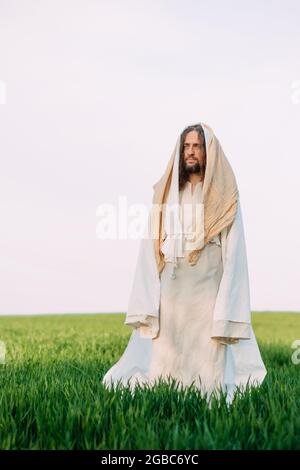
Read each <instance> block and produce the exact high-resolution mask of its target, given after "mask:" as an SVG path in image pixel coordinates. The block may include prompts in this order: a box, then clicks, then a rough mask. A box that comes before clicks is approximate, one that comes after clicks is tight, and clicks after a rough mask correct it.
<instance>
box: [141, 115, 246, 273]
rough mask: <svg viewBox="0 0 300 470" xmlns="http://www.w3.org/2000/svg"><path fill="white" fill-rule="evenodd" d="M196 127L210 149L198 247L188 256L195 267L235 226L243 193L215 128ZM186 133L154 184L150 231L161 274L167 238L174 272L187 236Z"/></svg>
mask: <svg viewBox="0 0 300 470" xmlns="http://www.w3.org/2000/svg"><path fill="white" fill-rule="evenodd" d="M192 125H201V126H202V128H203V131H204V136H205V149H206V169H205V177H204V181H203V187H202V192H201V200H200V201H199V203H197V206H198V204H199V206H198V209H200V210H198V211H197V223H196V234H195V239H196V245H195V249H194V250H193V251H191V252H190V253H189V255H188V262H189V263H190V264H191V265H194V264H196V263H197V261H198V259H199V256H200V253H201V250H202V249H203V248H204V246H205V245H206V244H207V243H208V242H209V241H210V240H212V239H213V238H214V237H216V236H217V235H218V234H219V233H220V232H221V231H222V230H223V229H224V228H226V227H229V226H230V225H231V224H232V223H233V221H234V218H235V215H236V212H237V204H238V198H239V193H238V188H237V183H236V179H235V176H234V173H233V170H232V168H231V166H230V164H229V162H228V160H227V158H226V156H225V154H224V152H223V149H222V147H221V145H220V143H219V141H218V139H217V137H216V136H215V134H214V132H213V130H212V129H211V127H209V126H208V125H207V124H205V123H203V122H202V123H196V124H192ZM188 127H190V125H189V126H188ZM183 132H184V131H183ZM183 132H182V133H183ZM182 133H181V134H180V135H179V136H178V138H177V141H176V145H175V148H174V150H173V152H172V155H171V158H170V159H169V162H168V164H167V168H166V170H165V172H164V174H163V175H162V177H161V178H160V179H159V180H158V181H157V183H155V184H154V185H153V189H154V194H153V198H152V208H151V214H150V230H151V237H152V238H153V243H154V251H155V259H156V263H157V268H158V272H159V273H160V272H161V271H162V270H163V268H164V266H165V259H164V253H163V252H162V251H161V246H162V243H163V241H164V239H165V238H166V236H167V235H168V236H169V238H170V240H169V244H168V249H169V250H170V251H171V253H169V254H171V258H172V260H173V272H174V267H175V266H176V265H177V263H176V261H177V257H178V256H180V255H181V247H182V237H183V235H184V233H183V227H182V223H181V219H180V204H179V162H180V147H181V146H180V144H181V138H182ZM170 206H172V220H173V223H172V224H171V223H170V218H169V217H166V214H170V211H169V210H167V211H166V209H167V208H168V209H169V208H170Z"/></svg>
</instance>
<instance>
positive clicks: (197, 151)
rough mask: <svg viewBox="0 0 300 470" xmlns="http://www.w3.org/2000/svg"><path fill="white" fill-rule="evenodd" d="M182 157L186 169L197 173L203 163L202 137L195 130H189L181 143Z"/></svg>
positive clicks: (203, 148) (202, 166)
mask: <svg viewBox="0 0 300 470" xmlns="http://www.w3.org/2000/svg"><path fill="white" fill-rule="evenodd" d="M183 159H184V165H185V169H186V171H188V172H189V173H199V172H200V169H201V168H204V164H205V146H204V139H203V137H202V136H201V137H200V138H199V134H198V132H196V131H191V132H189V133H188V134H187V135H186V136H185V141H184V144H183Z"/></svg>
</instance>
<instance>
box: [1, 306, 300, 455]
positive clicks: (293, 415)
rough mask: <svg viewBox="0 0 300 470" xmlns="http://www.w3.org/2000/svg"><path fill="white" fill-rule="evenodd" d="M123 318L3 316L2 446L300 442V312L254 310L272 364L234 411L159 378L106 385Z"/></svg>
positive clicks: (122, 338)
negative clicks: (134, 386) (152, 384)
mask: <svg viewBox="0 0 300 470" xmlns="http://www.w3.org/2000/svg"><path fill="white" fill-rule="evenodd" d="M124 319H125V315H124V314H116V315H109V314H107V315H104V314H101V315H48V316H31V317H28V316H26V317H21V316H19V317H17V316H15V317H8V316H7V317H0V340H1V341H3V342H4V343H5V345H6V356H5V363H3V364H0V377H1V379H0V380H1V386H0V448H1V449H111V450H113V449H123V450H124V449H147V450H148V449H155V450H158V449H173V450H174V449H179V450H180V449H300V364H298V365H297V364H294V363H293V362H292V354H293V352H294V351H295V350H294V349H292V347H291V345H292V343H293V342H294V341H295V340H297V339H298V340H300V315H299V314H296V313H264V312H255V313H253V314H252V321H253V327H254V331H255V334H256V337H257V340H258V343H259V347H260V350H261V353H262V357H263V360H264V363H265V365H266V368H267V371H268V374H267V376H266V378H265V380H264V383H263V384H262V386H261V387H260V388H259V389H255V390H254V392H253V393H252V394H251V396H250V395H249V394H245V395H244V396H243V397H239V398H237V399H236V400H235V401H234V403H233V404H232V406H231V408H230V411H229V410H228V409H227V408H226V406H225V403H224V404H222V405H224V406H219V407H218V406H217V403H215V404H214V403H213V406H212V408H211V409H210V410H209V409H208V406H207V404H206V402H205V400H204V399H202V398H201V397H200V396H199V394H197V391H195V390H189V391H187V392H186V393H184V392H183V391H180V390H176V389H175V388H172V387H169V388H168V387H167V386H166V385H164V384H161V385H159V386H157V388H156V389H154V390H142V389H140V390H137V391H136V393H135V395H134V396H132V395H131V393H130V391H129V390H128V391H126V390H125V392H123V394H122V396H121V394H120V392H119V391H118V392H114V391H109V390H106V389H105V388H104V387H103V385H102V383H101V379H102V377H103V375H104V373H105V372H106V371H107V369H109V368H110V367H111V366H112V365H113V364H114V363H115V362H116V361H117V360H118V359H119V358H120V356H121V354H122V353H123V351H124V349H125V347H126V345H127V342H128V339H129V336H130V334H131V331H132V330H131V328H130V327H128V326H125V325H124V324H123V322H124ZM298 348H299V346H298ZM298 357H299V359H300V354H298Z"/></svg>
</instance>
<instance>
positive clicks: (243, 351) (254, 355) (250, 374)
mask: <svg viewBox="0 0 300 470" xmlns="http://www.w3.org/2000/svg"><path fill="white" fill-rule="evenodd" d="M197 191H201V184H198V185H196V187H195V188H194V194H193V195H192V193H191V185H190V183H188V184H187V185H186V186H185V188H184V190H183V192H182V193H181V196H182V198H181V201H185V202H191V203H193V202H194V201H195V200H196V198H197ZM193 223H194V221H192V220H189V219H187V221H186V225H185V231H186V232H189V231H190V229H191V226H192V224H193ZM212 242H213V243H216V244H221V252H222V275H221V276H220V279H219V281H218V282H219V288H218V290H217V293H216V296H215V298H214V307H213V312H212V316H213V322H212V323H211V331H210V338H211V339H213V341H215V342H218V341H219V343H220V344H222V348H224V361H223V360H222V361H221V359H220V361H221V362H220V361H219V363H220V364H222V366H221V367H223V368H224V371H223V376H222V388H223V390H224V391H227V400H228V402H231V400H232V399H233V396H234V392H235V391H236V389H237V387H240V388H241V389H242V388H243V386H245V385H246V384H247V383H248V384H249V385H252V386H258V385H260V384H261V383H262V382H263V380H264V377H265V375H266V373H267V371H266V368H265V365H264V363H263V361H262V357H261V354H260V351H259V348H258V344H257V341H256V338H255V335H254V332H253V329H252V325H251V310H250V296H249V278H248V266H247V257H246V247H245V238H244V230H243V222H242V215H241V208H240V203H238V210H237V215H236V218H235V220H234V222H233V224H232V227H231V228H230V230H229V233H227V229H225V230H224V231H222V232H221V234H220V235H218V236H217V237H215V239H214V240H212ZM167 246H168V240H165V242H164V244H163V246H162V251H164V250H165V252H166V253H167ZM206 248H207V247H205V248H204V249H206ZM190 249H192V246H191V245H189V241H188V237H185V240H184V245H183V250H184V252H185V254H186V252H187V251H188V250H190ZM165 259H166V261H167V264H168V261H171V260H168V257H167V256H166V257H165ZM203 259H205V258H204V255H203ZM199 262H201V256H200V258H199V260H198V263H199ZM208 268H209V267H208ZM164 269H166V267H165V268H164ZM167 269H169V266H168V267H167ZM161 275H162V273H161V274H160V275H159V274H158V271H157V266H156V262H155V257H154V247H153V240H152V239H151V238H149V237H148V238H143V239H142V240H141V244H140V251H139V256H138V262H137V267H136V272H135V276H134V282H133V287H132V291H131V296H130V301H129V307H128V311H127V315H126V320H125V324H127V325H130V326H132V327H133V328H134V329H133V332H132V335H131V337H130V339H129V342H128V345H127V347H126V349H125V351H124V353H123V354H122V356H121V358H120V359H119V360H118V361H117V363H115V364H114V365H113V366H112V367H111V368H110V369H109V370H108V371H107V372H106V374H105V376H104V377H103V383H104V384H105V385H107V386H109V387H110V386H113V385H114V384H116V383H122V384H124V385H126V384H129V385H130V386H133V387H134V386H135V384H136V383H141V384H142V383H150V371H151V378H153V377H154V376H155V370H158V369H159V367H157V366H155V367H154V369H153V360H154V359H153V357H154V354H153V350H154V347H153V345H156V343H153V342H154V341H156V340H157V339H158V337H159V330H160V306H161ZM171 282H172V281H171ZM177 315H180V313H177ZM241 320H242V321H241ZM191 328H193V325H191ZM200 333H201V332H199V341H201V334H200ZM205 334H206V335H207V336H209V333H208V332H207V330H205ZM223 337H232V338H236V337H237V338H240V339H239V341H238V342H236V343H234V344H226V343H223V341H222V338H223ZM210 338H207V337H205V340H208V339H210ZM203 341H204V340H203ZM210 341H211V340H210ZM157 344H159V343H157ZM194 344H195V343H194ZM210 344H211V343H210ZM163 347H164V346H163ZM218 351H219V350H218ZM175 354H176V352H175ZM190 354H191V355H192V354H193V351H191V352H190ZM218 354H219V352H218ZM157 357H158V356H157V355H156V359H155V360H157ZM220 358H221V356H220ZM184 367H185V368H188V367H189V364H188V362H187V360H186V362H185V363H184ZM177 369H178V368H177ZM153 371H154V372H153ZM184 372H186V371H184Z"/></svg>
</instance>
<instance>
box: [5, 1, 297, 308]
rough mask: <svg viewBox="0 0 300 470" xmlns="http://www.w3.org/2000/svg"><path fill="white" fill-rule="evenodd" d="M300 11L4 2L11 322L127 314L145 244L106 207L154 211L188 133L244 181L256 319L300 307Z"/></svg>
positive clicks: (239, 5)
mask: <svg viewBox="0 0 300 470" xmlns="http://www.w3.org/2000/svg"><path fill="white" fill-rule="evenodd" d="M299 18H300V3H299V1H298V0H295V1H291V0H286V1H285V2H283V1H271V0H264V1H263V2H262V1H258V0H254V1H253V0H251V1H250V0H249V1H243V2H240V1H224V0H223V1H221V0H219V1H211V0H209V1H200V0H199V1H196V0H184V1H183V0H182V1H174V0H172V1H171V0H169V1H164V0H160V1H155V0H154V1H153V0H152V1H150V0H149V1H146V0H139V1H127V0H123V1H116V0H107V1H103V0H99V1H96V0H93V1H92V0H81V1H78V0H72V1H71V0H70V1H68V0H59V1H58V0H51V1H50V0H49V1H48V0H44V1H37V0H36V1H32V0H27V1H26V2H24V1H21V0H19V1H16V0H6V1H4V0H0V58H1V60H0V103H1V104H0V150H1V151H0V158H1V171H0V217H1V220H0V314H2V315H7V314H36V313H73V312H77V313H80V312H82V313H90V312H116V311H121V312H125V311H126V309H127V305H128V300H129V295H130V289H131V285H132V281H133V275H134V270H135V265H136V259H137V252H138V247H139V240H131V239H124V240H118V239H116V240H101V239H99V238H98V237H97V234H96V228H97V224H98V221H99V220H98V217H97V208H98V207H99V205H101V204H103V203H107V204H112V205H114V206H116V207H117V205H118V201H119V199H120V198H121V197H126V198H127V201H128V204H139V203H140V204H150V202H151V199H152V192H153V189H152V186H153V184H154V183H155V182H156V181H157V180H158V179H159V178H160V177H161V176H162V174H163V172H164V171H165V168H166V165H167V162H168V160H169V158H170V155H171V152H172V151H173V148H174V146H175V143H176V139H177V137H178V134H179V132H181V131H182V130H183V128H184V127H186V125H188V124H191V123H193V122H199V121H200V122H201V121H202V122H205V123H207V124H208V125H209V126H210V127H212V129H213V130H214V132H215V134H216V136H217V137H218V139H219V141H220V143H221V145H222V147H223V150H224V152H225V155H226V156H227V158H228V160H229V162H230V164H231V166H232V168H233V171H234V173H235V175H236V179H237V183H238V188H239V192H240V198H241V199H240V200H241V208H242V215H243V221H244V230H245V237H246V246H247V256H248V267H249V276H250V294H251V308H252V309H253V310H297V311H298V310H300V289H299V280H300V241H299V240H300V235H299V234H300V223H299V207H298V204H299V201H300V181H299V172H300V54H299V50H300V28H299Z"/></svg>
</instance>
